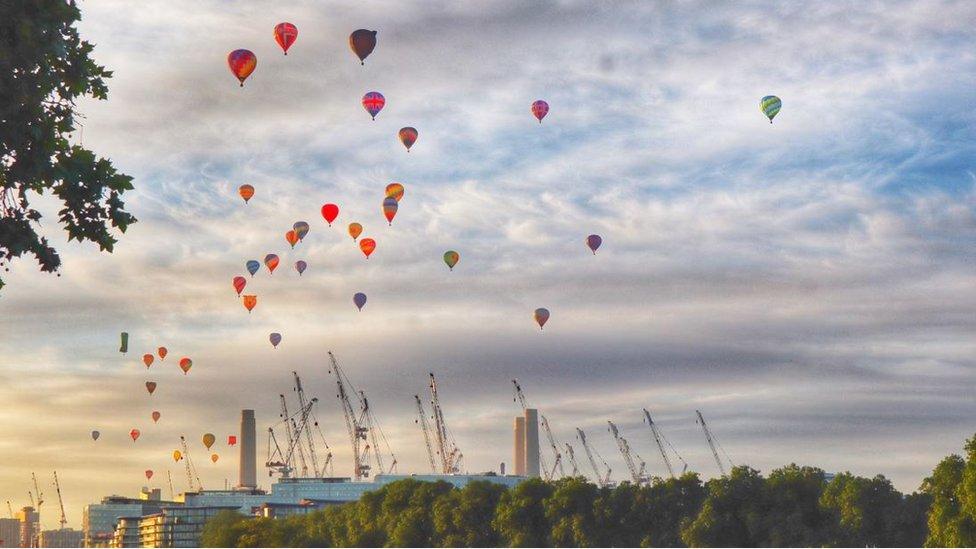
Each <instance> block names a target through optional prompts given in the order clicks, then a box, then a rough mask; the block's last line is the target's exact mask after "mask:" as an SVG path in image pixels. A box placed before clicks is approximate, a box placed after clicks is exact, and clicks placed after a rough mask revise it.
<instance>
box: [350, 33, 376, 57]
mask: <svg viewBox="0 0 976 549" xmlns="http://www.w3.org/2000/svg"><path fill="white" fill-rule="evenodd" d="M349 47H350V48H351V49H352V52H353V53H355V54H356V57H358V58H359V64H361V65H365V64H366V58H367V57H369V54H371V53H373V48H375V47H376V31H371V30H366V29H357V30H355V31H353V33H352V34H350V35H349Z"/></svg>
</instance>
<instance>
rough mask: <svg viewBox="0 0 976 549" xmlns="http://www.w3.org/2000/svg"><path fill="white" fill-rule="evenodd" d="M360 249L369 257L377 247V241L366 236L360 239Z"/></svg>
mask: <svg viewBox="0 0 976 549" xmlns="http://www.w3.org/2000/svg"><path fill="white" fill-rule="evenodd" d="M359 249H360V250H362V251H363V254H365V255H366V259H369V254H371V253H373V250H375V249H376V241H375V240H373V239H372V238H364V239H362V240H360V241H359Z"/></svg>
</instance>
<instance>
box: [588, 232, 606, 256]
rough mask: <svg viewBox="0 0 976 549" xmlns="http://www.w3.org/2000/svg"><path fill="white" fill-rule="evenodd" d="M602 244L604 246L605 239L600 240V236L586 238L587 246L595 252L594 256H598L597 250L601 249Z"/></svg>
mask: <svg viewBox="0 0 976 549" xmlns="http://www.w3.org/2000/svg"><path fill="white" fill-rule="evenodd" d="M600 244H603V239H602V238H600V235H598V234H591V235H590V236H588V237H586V246H587V247H588V248H589V249H590V251H591V252H593V255H596V250H597V248H599V247H600Z"/></svg>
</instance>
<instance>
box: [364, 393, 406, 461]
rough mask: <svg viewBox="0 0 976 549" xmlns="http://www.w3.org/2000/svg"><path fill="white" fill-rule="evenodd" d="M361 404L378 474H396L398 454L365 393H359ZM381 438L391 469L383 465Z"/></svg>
mask: <svg viewBox="0 0 976 549" xmlns="http://www.w3.org/2000/svg"><path fill="white" fill-rule="evenodd" d="M359 403H360V406H361V407H362V417H363V418H364V419H365V420H366V429H368V430H369V437H370V440H371V441H372V445H373V458H374V459H375V460H376V470H377V471H378V474H383V473H393V472H396V467H397V458H396V454H394V453H393V448H391V447H390V442H389V441H388V440H387V439H386V435H385V434H384V433H383V430H382V429H380V424H379V422H378V421H376V416H375V415H373V409H372V408H370V407H369V400H367V398H366V392H365V391H359ZM381 438H382V439H383V443H384V444H385V445H386V451H387V453H389V456H390V468H389V469H387V468H386V466H385V465H384V464H383V452H381V451H380V439H381Z"/></svg>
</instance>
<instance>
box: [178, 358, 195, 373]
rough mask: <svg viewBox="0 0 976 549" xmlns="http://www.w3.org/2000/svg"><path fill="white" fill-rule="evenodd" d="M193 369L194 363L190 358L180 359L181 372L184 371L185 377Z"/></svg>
mask: <svg viewBox="0 0 976 549" xmlns="http://www.w3.org/2000/svg"><path fill="white" fill-rule="evenodd" d="M192 367H193V361H192V360H190V358H189V357H183V358H181V359H180V370H183V375H186V374H187V372H189V371H190V368H192Z"/></svg>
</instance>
